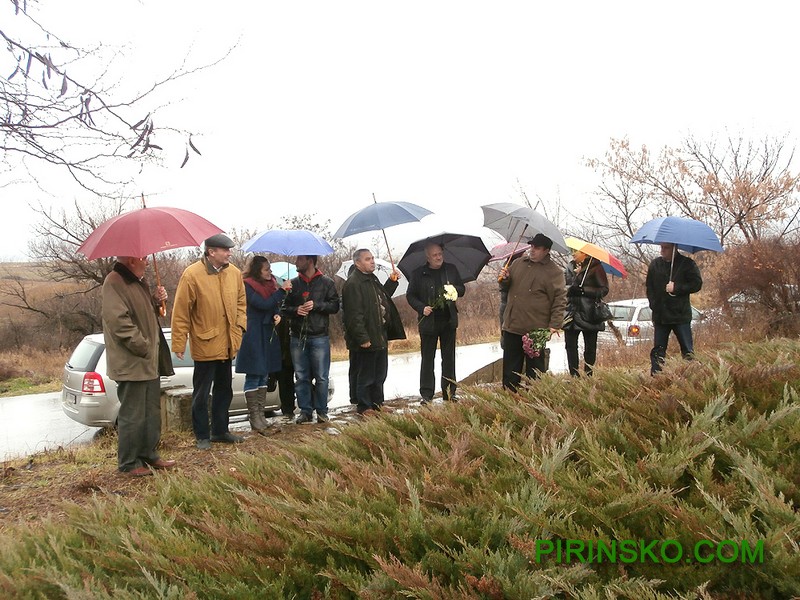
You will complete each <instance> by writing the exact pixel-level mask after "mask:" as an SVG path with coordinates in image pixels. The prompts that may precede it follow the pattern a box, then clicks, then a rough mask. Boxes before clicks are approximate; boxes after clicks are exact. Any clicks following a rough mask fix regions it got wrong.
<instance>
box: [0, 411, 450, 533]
mask: <svg viewBox="0 0 800 600" xmlns="http://www.w3.org/2000/svg"><path fill="white" fill-rule="evenodd" d="M418 400H419V399H418V398H416V399H414V398H400V399H396V400H392V401H387V403H386V408H387V410H388V411H391V412H404V411H408V410H415V409H416V408H418V406H419V403H418ZM440 401H441V400H436V401H435V402H440ZM330 416H331V420H330V422H329V423H327V424H322V423H313V424H304V425H296V424H294V422H293V421H290V420H288V419H286V418H284V417H280V416H279V417H274V418H272V419H268V421H269V422H270V428H269V430H268V431H267V434H266V435H259V434H256V433H253V432H251V431H250V427H249V424H248V423H247V421H242V422H236V423H231V431H233V432H235V433H237V434H240V435H244V436H245V437H246V440H245V442H244V443H242V444H213V445H212V448H211V450H198V449H197V448H196V447H195V443H194V437H193V436H192V435H191V433H190V432H165V433H164V434H163V435H162V438H161V449H160V451H161V455H162V457H163V458H165V459H174V460H177V461H178V464H177V466H176V467H175V468H174V469H172V470H171V471H170V472H171V473H175V474H178V475H180V476H183V477H189V478H191V477H195V476H198V475H199V474H202V473H222V472H225V471H226V470H229V469H233V468H235V467H236V465H237V464H238V463H239V461H240V459H241V457H242V456H243V455H256V454H264V453H266V452H269V451H270V447H271V445H273V444H274V443H275V441H276V440H282V441H292V440H295V439H298V440H299V439H308V438H310V437H312V436H324V435H336V434H337V433H339V432H340V431H341V429H342V428H343V427H347V426H352V425H354V424H357V423H359V422H360V421H361V420H362V419H363V418H362V417H359V416H357V415H356V413H355V407H354V406H348V407H345V408H343V409H338V410H336V411H332V412H331V413H330ZM366 418H380V416H379V415H377V416H373V417H366ZM100 435H101V436H102V435H103V434H102V433H100ZM105 435H106V436H107V437H106V438H105V439H102V438H100V439H95V440H93V441H92V442H91V444H96V445H97V448H98V450H96V451H95V452H94V454H95V455H96V456H97V461H96V462H97V464H96V465H90V466H78V465H76V453H78V452H82V451H83V449H81V448H77V449H76V448H72V449H70V448H67V449H59V450H55V451H47V452H43V453H40V454H35V455H32V456H29V457H26V458H20V459H17V460H11V461H6V462H3V463H0V465H2V472H0V531H2V530H4V529H7V528H9V527H12V526H14V525H25V526H28V527H30V526H36V525H38V524H40V523H43V522H45V521H46V520H48V519H50V520H63V519H64V518H65V517H66V511H65V507H64V505H65V503H70V502H71V503H75V504H84V503H88V502H89V501H91V500H92V499H93V498H95V497H99V498H102V497H108V498H113V497H120V496H121V497H125V498H137V497H141V496H146V495H147V494H150V493H152V491H153V489H154V486H155V483H156V480H157V479H158V477H160V476H161V474H160V472H158V471H156V472H154V475H153V476H152V477H139V478H135V477H131V476H130V475H126V474H124V473H120V472H119V471H118V470H117V467H116V458H117V455H116V435H115V434H114V433H106V434H105Z"/></svg>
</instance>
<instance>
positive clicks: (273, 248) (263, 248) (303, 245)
mask: <svg viewBox="0 0 800 600" xmlns="http://www.w3.org/2000/svg"><path fill="white" fill-rule="evenodd" d="M242 250H244V251H245V252H272V253H273V254H283V255H284V256H300V255H306V254H307V255H311V254H313V255H317V256H324V255H326V254H333V247H332V246H331V245H330V244H329V243H328V242H326V241H325V240H324V239H323V238H322V237H320V236H319V235H317V234H316V233H314V232H313V231H308V230H307V229H270V230H269V231H264V232H262V233H259V234H258V235H256V236H255V237H252V238H250V239H249V240H247V241H246V242H245V243H244V244H242Z"/></svg>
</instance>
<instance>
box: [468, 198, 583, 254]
mask: <svg viewBox="0 0 800 600" xmlns="http://www.w3.org/2000/svg"><path fill="white" fill-rule="evenodd" d="M481 209H482V210H483V226H484V227H488V228H489V229H491V230H492V231H496V232H497V233H499V234H500V235H502V236H503V237H504V238H505V239H506V240H507V241H509V242H516V241H519V240H522V239H523V237H524V238H525V239H528V238H531V237H533V236H534V235H536V234H537V233H541V234H544V235H546V236H547V237H549V238H550V239H551V240H553V249H554V250H555V251H556V252H561V253H562V254H569V249H568V248H567V244H566V242H565V241H564V236H563V235H562V234H561V232H560V231H559V230H558V227H556V226H555V224H554V223H553V222H552V221H550V220H549V219H547V217H545V216H544V215H542V214H540V213H538V212H536V211H535V210H533V209H532V208H530V207H529V206H522V205H521V204H514V203H513V202H499V203H496V204H486V205H484V206H481Z"/></svg>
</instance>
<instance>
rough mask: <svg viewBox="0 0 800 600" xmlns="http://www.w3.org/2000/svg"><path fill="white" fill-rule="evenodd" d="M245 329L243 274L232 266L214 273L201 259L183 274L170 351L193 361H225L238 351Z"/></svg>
mask: <svg viewBox="0 0 800 600" xmlns="http://www.w3.org/2000/svg"><path fill="white" fill-rule="evenodd" d="M246 328H247V299H246V295H245V291H244V282H243V281H242V272H241V271H240V270H239V269H237V268H236V267H235V266H233V265H227V266H225V267H224V268H222V269H220V270H219V271H216V270H215V269H214V267H212V266H211V264H210V263H209V262H208V260H207V259H206V258H205V257H203V258H201V259H200V260H199V261H197V262H196V263H194V264H192V265H189V266H188V267H186V269H185V270H184V271H183V274H182V275H181V279H180V281H179V282H178V289H177V290H176V292H175V302H174V304H173V308H172V351H173V352H175V353H176V354H177V353H179V352H185V351H186V340H187V338H188V339H189V347H190V349H191V353H192V359H194V360H200V361H207V360H227V359H230V358H233V357H234V356H235V355H236V353H237V352H238V351H239V346H240V345H241V343H242V335H243V334H244V330H245V329H246Z"/></svg>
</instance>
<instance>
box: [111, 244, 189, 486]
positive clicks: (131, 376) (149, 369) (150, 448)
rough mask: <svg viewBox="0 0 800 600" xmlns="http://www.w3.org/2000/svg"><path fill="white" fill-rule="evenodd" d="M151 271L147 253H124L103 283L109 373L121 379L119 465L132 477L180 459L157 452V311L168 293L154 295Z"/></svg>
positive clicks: (159, 411) (159, 292) (159, 402)
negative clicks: (148, 278)
mask: <svg viewBox="0 0 800 600" xmlns="http://www.w3.org/2000/svg"><path fill="white" fill-rule="evenodd" d="M146 269H147V257H143V258H138V257H132V256H120V257H119V258H118V259H117V262H116V263H115V264H114V268H113V270H112V271H111V272H110V273H109V274H108V275H107V276H106V278H105V281H104V282H103V308H102V313H103V338H104V339H105V344H106V364H107V369H108V376H109V377H110V378H111V379H113V380H114V381H116V382H117V397H118V398H119V404H120V406H119V415H118V417H117V431H118V437H117V439H118V442H117V464H118V467H119V470H120V471H122V472H123V473H127V474H128V475H130V476H132V477H141V476H144V475H150V474H151V471H150V467H152V468H155V469H169V468H170V467H173V466H174V465H175V461H174V460H164V459H162V458H160V457H159V455H158V452H157V450H156V447H157V446H158V442H159V441H160V439H161V385H160V380H159V368H158V364H159V361H158V352H159V347H160V342H161V336H162V333H161V327H160V326H159V324H158V319H157V318H156V311H157V310H158V308H157V306H158V304H159V303H160V302H161V301H163V300H166V298H167V292H166V290H164V288H163V287H161V286H159V287H157V288H156V289H155V291H154V292H153V294H151V293H150V289H149V288H148V286H147V283H146V282H145V280H144V274H145V270H146ZM165 344H166V341H165ZM163 374H164V375H168V374H169V373H163Z"/></svg>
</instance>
